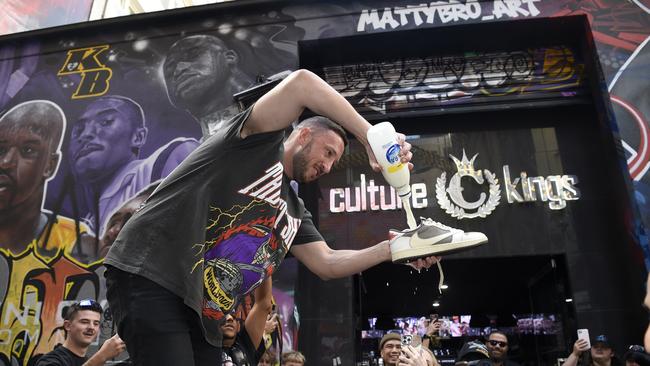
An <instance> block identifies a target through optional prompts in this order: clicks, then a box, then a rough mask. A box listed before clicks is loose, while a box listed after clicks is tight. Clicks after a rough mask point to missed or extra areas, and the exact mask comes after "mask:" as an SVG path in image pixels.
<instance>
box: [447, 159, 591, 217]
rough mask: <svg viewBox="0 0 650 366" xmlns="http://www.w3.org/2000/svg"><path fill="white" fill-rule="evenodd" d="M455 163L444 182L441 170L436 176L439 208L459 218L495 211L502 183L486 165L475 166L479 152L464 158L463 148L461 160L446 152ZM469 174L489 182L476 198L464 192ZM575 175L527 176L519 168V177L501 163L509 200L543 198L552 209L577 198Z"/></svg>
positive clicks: (471, 176) (511, 201)
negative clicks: (486, 189) (477, 168)
mask: <svg viewBox="0 0 650 366" xmlns="http://www.w3.org/2000/svg"><path fill="white" fill-rule="evenodd" d="M449 156H450V157H451V159H452V160H453V161H454V163H455V164H456V169H457V172H456V173H455V174H454V175H453V176H452V177H451V179H450V180H449V186H447V173H445V172H443V173H442V174H440V177H438V178H437V179H436V199H437V200H438V204H439V205H440V208H442V209H443V210H445V212H446V213H448V214H449V215H451V216H452V217H455V218H457V219H459V220H461V219H465V218H467V219H473V218H476V217H482V218H485V217H486V216H488V215H489V214H491V213H492V211H494V209H495V208H496V207H497V206H498V205H499V203H500V202H501V198H502V194H501V185H500V184H499V179H497V177H496V174H494V173H492V172H490V171H489V170H487V169H483V170H480V169H479V170H476V169H475V168H474V162H475V160H476V158H477V156H478V154H476V155H474V156H473V157H472V159H471V160H469V159H467V155H466V154H465V150H463V157H462V159H461V160H459V159H458V158H456V157H455V156H453V155H451V154H450V155H449ZM463 177H469V178H471V179H472V180H473V181H474V182H475V183H476V184H479V185H484V184H485V183H486V182H487V184H488V194H486V193H485V192H481V194H480V195H479V198H478V199H477V200H476V201H473V202H469V201H467V200H466V199H465V197H464V196H463V190H464V189H463V187H462V179H461V178H463ZM577 183H578V177H576V176H573V175H550V176H547V177H543V176H537V177H529V176H528V174H527V173H526V172H521V173H520V174H519V177H517V178H514V179H512V178H511V175H510V167H509V166H508V165H504V166H503V184H504V189H505V192H504V194H505V196H506V200H507V201H508V203H510V204H513V203H522V202H535V201H542V202H548V206H549V208H550V209H551V210H561V209H564V208H565V207H566V202H567V201H575V200H577V199H579V198H580V191H579V190H578V188H576V184H577Z"/></svg>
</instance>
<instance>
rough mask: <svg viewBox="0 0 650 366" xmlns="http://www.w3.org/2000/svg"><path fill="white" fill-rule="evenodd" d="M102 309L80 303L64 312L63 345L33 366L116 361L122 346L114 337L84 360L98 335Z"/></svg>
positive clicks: (87, 365)
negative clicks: (114, 359) (113, 359)
mask: <svg viewBox="0 0 650 366" xmlns="http://www.w3.org/2000/svg"><path fill="white" fill-rule="evenodd" d="M102 313H103V309H102V307H101V305H100V304H99V303H97V302H96V301H95V300H91V299H89V300H81V301H79V302H76V303H74V304H72V305H70V306H68V307H67V308H65V309H64V316H63V319H64V321H63V329H64V330H65V334H66V337H65V341H64V342H63V344H59V345H57V346H56V347H54V350H52V351H51V352H49V353H47V354H45V355H43V356H42V357H41V358H40V359H39V360H38V361H37V362H36V366H99V365H104V364H105V363H106V362H107V361H108V360H110V359H112V358H114V357H117V356H118V355H119V354H120V353H122V352H123V351H124V350H125V349H126V345H125V344H124V342H123V341H122V339H120V337H119V336H118V335H117V334H116V335H114V336H113V337H111V338H110V339H108V340H106V341H105V342H104V344H102V346H101V348H100V349H99V351H97V352H96V353H95V354H94V355H92V356H91V357H86V352H87V351H88V347H89V346H90V345H91V344H92V343H93V342H94V341H95V339H97V336H98V335H99V323H100V320H101V316H102Z"/></svg>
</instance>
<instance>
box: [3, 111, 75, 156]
mask: <svg viewBox="0 0 650 366" xmlns="http://www.w3.org/2000/svg"><path fill="white" fill-rule="evenodd" d="M65 123H66V120H65V114H64V113H63V110H62V109H61V107H59V106H58V105H57V104H56V103H54V102H51V101H49V100H30V101H27V102H23V103H20V104H18V105H16V106H14V107H13V108H11V109H10V110H8V111H7V112H6V113H4V114H3V115H2V116H0V128H3V127H4V126H7V127H6V128H8V129H9V130H21V129H27V130H30V131H32V132H34V133H35V134H37V135H39V136H41V137H42V138H44V139H46V140H47V141H49V144H48V145H49V151H50V153H57V152H59V151H60V150H61V142H62V141H63V139H62V138H61V137H62V136H63V131H64V130H65Z"/></svg>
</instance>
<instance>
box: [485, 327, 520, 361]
mask: <svg viewBox="0 0 650 366" xmlns="http://www.w3.org/2000/svg"><path fill="white" fill-rule="evenodd" d="M508 344H509V342H508V336H507V335H506V334H505V333H503V332H500V331H498V330H495V331H492V332H491V333H490V335H489V336H488V338H487V342H485V346H486V347H487V350H488V353H489V354H490V360H492V365H494V366H519V364H518V363H516V362H514V361H511V360H509V359H508V349H509V346H508Z"/></svg>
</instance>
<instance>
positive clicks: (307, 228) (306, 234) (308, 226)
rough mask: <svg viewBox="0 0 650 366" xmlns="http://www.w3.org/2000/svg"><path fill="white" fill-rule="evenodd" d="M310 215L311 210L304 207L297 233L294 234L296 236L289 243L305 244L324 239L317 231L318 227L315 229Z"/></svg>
mask: <svg viewBox="0 0 650 366" xmlns="http://www.w3.org/2000/svg"><path fill="white" fill-rule="evenodd" d="M312 217H313V216H312V215H311V212H309V211H308V210H307V209H305V213H304V214H303V217H302V221H300V227H299V228H298V233H297V234H296V238H295V239H293V243H292V244H291V245H300V244H307V243H313V242H315V241H325V239H323V236H322V235H321V234H320V233H319V232H318V229H316V226H315V225H314V221H312Z"/></svg>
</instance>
